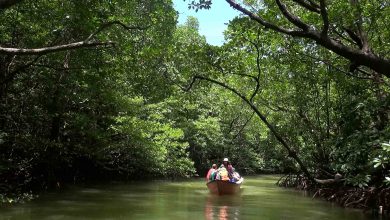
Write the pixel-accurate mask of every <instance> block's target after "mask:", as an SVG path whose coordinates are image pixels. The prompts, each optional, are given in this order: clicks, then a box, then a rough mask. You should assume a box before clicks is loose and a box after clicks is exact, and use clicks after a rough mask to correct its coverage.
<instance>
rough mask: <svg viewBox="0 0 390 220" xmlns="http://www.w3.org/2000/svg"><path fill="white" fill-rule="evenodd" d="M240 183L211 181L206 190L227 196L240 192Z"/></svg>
mask: <svg viewBox="0 0 390 220" xmlns="http://www.w3.org/2000/svg"><path fill="white" fill-rule="evenodd" d="M241 183H242V181H241V182H239V183H232V182H229V181H223V180H213V181H210V182H208V183H207V188H208V189H209V191H210V192H211V193H213V194H218V195H226V194H227V195H228V194H236V193H238V192H240V187H241Z"/></svg>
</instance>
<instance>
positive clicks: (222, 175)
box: [217, 158, 234, 181]
mask: <svg viewBox="0 0 390 220" xmlns="http://www.w3.org/2000/svg"><path fill="white" fill-rule="evenodd" d="M229 165H230V163H229V159H228V158H224V159H223V161H222V164H221V166H220V167H219V169H218V174H217V179H219V180H224V181H229V180H230V177H229V169H231V170H233V169H234V168H233V167H232V166H231V165H230V167H229Z"/></svg>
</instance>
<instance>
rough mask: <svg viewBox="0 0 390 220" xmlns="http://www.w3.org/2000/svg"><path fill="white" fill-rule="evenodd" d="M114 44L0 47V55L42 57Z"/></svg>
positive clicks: (92, 43)
mask: <svg viewBox="0 0 390 220" xmlns="http://www.w3.org/2000/svg"><path fill="white" fill-rule="evenodd" d="M113 44H114V43H113V42H111V41H107V42H90V41H79V42H75V43H70V44H63V45H58V46H52V47H43V48H36V49H26V48H8V47H0V54H9V55H43V54H48V53H52V52H58V51H65V50H74V49H78V48H84V47H96V46H112V45H113Z"/></svg>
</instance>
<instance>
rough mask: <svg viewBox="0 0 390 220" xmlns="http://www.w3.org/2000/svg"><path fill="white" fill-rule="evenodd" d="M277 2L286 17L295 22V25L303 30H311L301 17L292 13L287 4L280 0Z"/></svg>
mask: <svg viewBox="0 0 390 220" xmlns="http://www.w3.org/2000/svg"><path fill="white" fill-rule="evenodd" d="M275 1H276V4H277V5H278V7H279V10H280V11H281V12H282V13H283V15H284V17H286V18H287V20H289V21H290V22H291V23H293V24H294V25H295V26H297V27H299V28H301V29H302V30H305V31H307V30H309V25H307V24H305V23H304V22H303V21H302V20H301V19H299V18H298V17H297V16H295V15H294V14H292V13H291V12H290V11H289V10H288V9H287V7H286V5H285V4H283V3H282V2H281V1H280V0H275Z"/></svg>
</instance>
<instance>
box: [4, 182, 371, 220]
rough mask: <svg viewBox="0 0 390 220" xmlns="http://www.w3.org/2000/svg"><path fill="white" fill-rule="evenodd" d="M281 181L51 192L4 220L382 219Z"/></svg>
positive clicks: (135, 185)
mask: <svg viewBox="0 0 390 220" xmlns="http://www.w3.org/2000/svg"><path fill="white" fill-rule="evenodd" d="M276 180H277V177H275V176H257V177H247V178H246V180H245V182H244V184H243V186H242V192H241V194H239V195H234V196H214V195H210V194H209V192H208V191H207V188H206V186H205V183H204V182H203V179H193V180H189V181H180V182H171V181H151V182H145V183H141V182H134V183H126V184H123V183H112V184H101V185H94V186H93V187H72V188H70V189H67V190H64V191H62V192H56V193H45V194H43V195H41V196H40V197H39V198H38V199H36V200H34V201H32V202H28V203H26V204H18V205H13V206H8V207H4V206H3V207H1V208H0V219H1V220H3V219H4V220H19V219H20V220H21V219H23V220H26V219H30V220H38V219H39V220H44V219H50V220H57V219H69V220H70V219H72V220H73V219H83V220H85V219H94V220H96V219H137V220H143V219H153V220H157V219H158V220H165V219H194V220H201V219H206V220H209V219H224V220H225V219H245V220H250V219H261V220H273V219H278V220H280V219H283V220H292V219H299V220H305V219H308V220H309V219H310V220H312V219H315V220H321V219H332V220H341V219H343V220H348V219H350V220H367V219H379V218H374V217H372V216H371V215H370V214H364V213H363V212H362V211H360V210H353V209H343V208H340V207H338V206H337V205H335V204H331V203H328V202H324V201H321V200H319V199H312V198H311V197H309V196H305V195H304V192H302V191H295V190H291V189H284V188H279V187H277V186H275V182H276Z"/></svg>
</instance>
